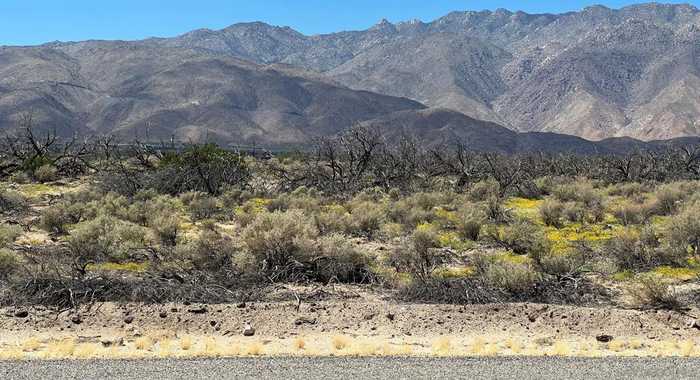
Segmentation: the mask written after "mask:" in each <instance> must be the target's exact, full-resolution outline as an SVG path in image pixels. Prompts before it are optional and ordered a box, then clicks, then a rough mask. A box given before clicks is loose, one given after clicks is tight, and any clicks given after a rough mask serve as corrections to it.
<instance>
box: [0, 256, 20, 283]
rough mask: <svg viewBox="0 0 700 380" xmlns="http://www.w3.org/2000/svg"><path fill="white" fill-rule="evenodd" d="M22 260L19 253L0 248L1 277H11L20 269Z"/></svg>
mask: <svg viewBox="0 0 700 380" xmlns="http://www.w3.org/2000/svg"><path fill="white" fill-rule="evenodd" d="M19 265H20V260H19V257H18V256H17V254H16V253H15V252H13V251H10V250H9V249H0V279H3V278H7V277H9V276H10V275H11V274H12V273H14V272H15V271H17V269H19Z"/></svg>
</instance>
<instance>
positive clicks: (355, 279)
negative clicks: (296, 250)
mask: <svg viewBox="0 0 700 380" xmlns="http://www.w3.org/2000/svg"><path fill="white" fill-rule="evenodd" d="M316 249H317V251H316V252H313V251H314V250H311V252H307V255H308V254H309V253H311V254H313V257H310V258H309V259H307V260H308V261H311V262H313V263H314V265H313V267H312V270H313V272H314V276H315V277H316V278H317V279H319V280H321V281H324V282H327V281H330V280H332V279H335V280H337V281H340V282H344V283H345V282H349V283H361V282H366V281H367V279H368V278H369V275H370V270H369V264H370V263H369V259H368V257H367V255H366V254H365V253H364V252H362V251H360V250H359V249H358V248H357V246H356V245H355V244H353V243H352V242H351V241H350V239H349V238H348V237H347V236H344V235H340V234H331V235H327V236H322V237H320V238H319V239H318V241H317V248H316ZM317 257H322V258H324V259H323V260H316V258H317Z"/></svg>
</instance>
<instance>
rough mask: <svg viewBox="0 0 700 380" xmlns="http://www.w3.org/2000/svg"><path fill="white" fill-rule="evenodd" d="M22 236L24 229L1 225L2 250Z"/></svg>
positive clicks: (0, 245) (0, 243)
mask: <svg viewBox="0 0 700 380" xmlns="http://www.w3.org/2000/svg"><path fill="white" fill-rule="evenodd" d="M20 235H22V227H20V226H17V225H9V224H0V248H5V247H7V246H8V245H10V244H12V243H14V242H15V240H17V238H18V237H19V236H20Z"/></svg>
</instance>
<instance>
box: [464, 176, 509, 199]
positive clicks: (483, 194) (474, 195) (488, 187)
mask: <svg viewBox="0 0 700 380" xmlns="http://www.w3.org/2000/svg"><path fill="white" fill-rule="evenodd" d="M500 194H501V186H500V184H499V183H498V181H496V180H495V179H488V180H484V181H479V182H477V183H475V184H473V185H472V186H471V187H470V188H469V191H468V197H469V199H470V200H471V201H473V202H485V201H487V200H489V199H492V198H500Z"/></svg>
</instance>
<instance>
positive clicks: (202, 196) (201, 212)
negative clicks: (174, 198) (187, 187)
mask: <svg viewBox="0 0 700 380" xmlns="http://www.w3.org/2000/svg"><path fill="white" fill-rule="evenodd" d="M180 200H181V201H182V203H183V204H184V205H185V206H186V207H187V210H188V211H189V213H190V215H191V216H192V219H193V220H202V219H209V218H211V217H213V216H214V215H216V213H217V212H218V211H219V205H218V202H217V200H216V198H214V197H212V196H209V195H208V194H206V193H200V192H188V193H184V194H182V195H181V196H180Z"/></svg>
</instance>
